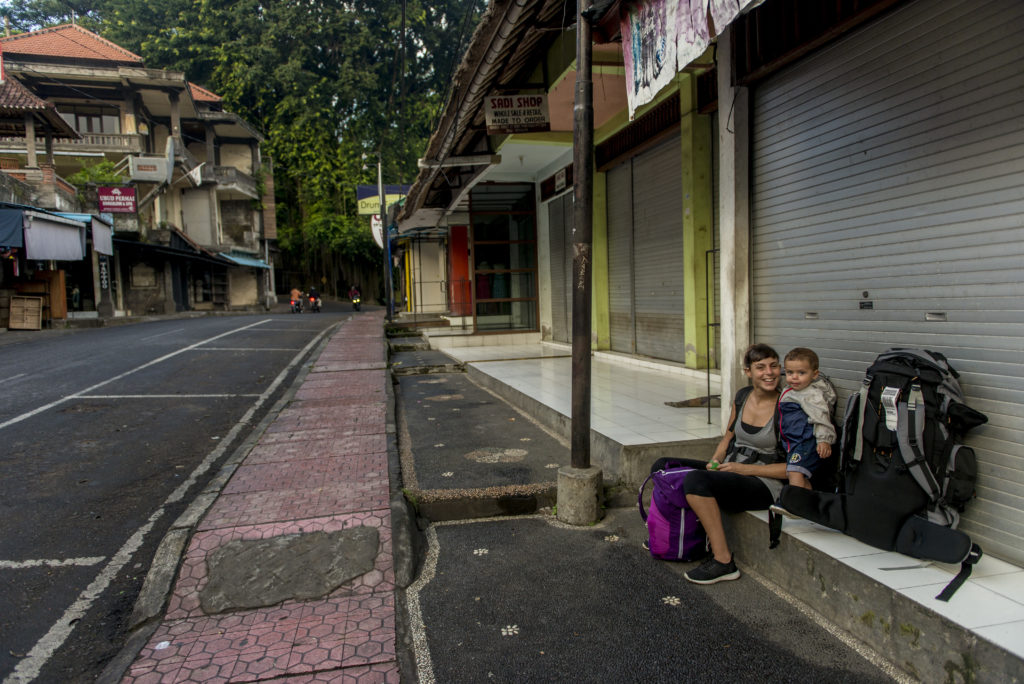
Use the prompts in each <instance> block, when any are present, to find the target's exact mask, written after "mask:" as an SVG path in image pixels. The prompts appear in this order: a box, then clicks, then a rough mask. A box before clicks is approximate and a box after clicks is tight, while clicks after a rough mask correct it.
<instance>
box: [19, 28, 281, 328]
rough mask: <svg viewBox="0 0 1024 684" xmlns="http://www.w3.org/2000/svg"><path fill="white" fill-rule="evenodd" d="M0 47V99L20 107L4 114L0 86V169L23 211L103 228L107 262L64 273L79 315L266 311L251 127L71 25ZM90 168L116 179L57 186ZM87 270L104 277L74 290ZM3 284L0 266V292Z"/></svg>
mask: <svg viewBox="0 0 1024 684" xmlns="http://www.w3.org/2000/svg"><path fill="white" fill-rule="evenodd" d="M0 49H2V59H3V68H4V71H5V74H4V75H5V77H6V80H5V83H8V84H9V86H8V87H12V88H20V90H21V91H24V93H20V92H19V93H13V92H12V93H11V94H9V95H7V99H8V100H12V101H13V100H14V99H15V95H18V96H20V97H21V100H22V101H23V102H22V104H24V105H26V106H29V105H30V106H32V107H34V109H32V110H31V111H29V110H25V111H21V112H16V111H13V110H11V111H8V108H7V102H6V101H5V100H4V93H5V91H4V90H3V89H0V118H2V119H3V120H4V121H6V124H5V125H4V126H3V128H2V129H0V171H2V172H3V175H5V176H7V177H8V178H9V179H15V180H17V181H21V183H23V184H25V185H27V186H28V187H29V188H31V202H30V204H32V205H34V206H36V207H39V208H42V209H49V210H57V211H64V212H79V213H84V214H93V215H98V214H103V215H104V216H105V217H106V218H107V219H108V222H110V223H112V224H113V231H114V238H113V255H111V256H110V257H109V259H108V258H101V257H105V255H99V256H98V257H95V258H94V259H95V261H97V263H94V264H93V268H92V269H88V268H83V269H80V270H81V271H82V272H81V273H73V271H74V269H73V268H68V269H66V270H68V281H69V282H68V284H67V290H68V292H69V293H70V292H71V291H72V290H73V289H74V288H77V290H78V293H79V294H78V297H77V302H78V306H79V307H83V306H91V307H92V310H94V311H97V312H98V313H99V315H105V316H118V315H140V314H147V313H171V312H174V311H186V310H202V309H211V310H212V309H218V310H227V309H261V308H264V307H267V306H269V305H270V303H271V302H272V301H273V299H272V298H273V285H272V284H273V274H272V272H271V265H270V264H271V255H272V254H273V253H274V252H275V251H276V249H275V244H276V237H277V233H276V225H275V222H274V211H273V209H274V206H273V180H272V178H271V177H270V176H269V172H268V170H269V164H268V163H266V161H265V160H264V159H263V158H262V157H261V154H260V143H261V142H262V141H263V137H262V135H261V134H260V133H259V131H257V130H256V129H255V128H254V127H253V126H251V125H250V124H249V123H248V122H246V121H245V120H244V119H242V118H241V117H239V116H238V115H236V114H232V113H231V112H226V111H224V110H223V108H222V106H221V99H220V97H218V96H217V95H215V94H214V93H212V92H210V91H208V90H206V89H204V88H201V87H200V86H198V85H195V84H192V83H189V82H188V81H187V80H186V79H185V75H184V74H183V73H181V72H176V71H166V70H162V69H149V68H146V66H145V65H144V64H143V61H142V58H141V57H139V56H138V55H135V54H133V53H131V52H129V51H128V50H125V49H124V48H122V47H120V46H118V45H116V44H114V43H112V42H110V41H108V40H105V39H103V38H101V37H100V36H98V35H96V34H94V33H91V32H89V31H86V30H85V29H82V28H81V27H79V26H75V25H62V26H55V27H52V28H47V29H42V30H39V31H33V32H31V33H24V34H19V35H14V36H9V37H6V38H0ZM25 96H28V97H25ZM33 98H34V99H33ZM18 116H20V117H21V120H22V123H21V125H20V126H18V125H17V117H18ZM102 161H110V162H113V163H114V164H115V165H116V166H115V169H116V170H117V171H118V172H119V173H120V174H121V175H122V176H123V177H124V178H125V182H124V183H114V184H109V185H103V186H99V187H89V188H88V189H87V191H86V192H85V193H84V195H83V196H79V195H78V193H77V192H76V190H75V188H74V187H73V186H71V185H70V184H69V183H67V181H66V180H65V179H66V178H68V177H69V176H71V175H72V174H75V173H76V172H78V171H80V170H81V169H82V168H84V167H86V166H92V165H94V164H96V163H99V162H102ZM22 195H24V191H23V190H22ZM4 199H7V200H9V201H14V200H15V199H16V198H15V197H13V196H9V197H8V196H5V197H4ZM20 201H24V199H22V200H20ZM22 258H25V255H22ZM25 266H26V267H27V269H28V271H30V272H31V271H33V270H34V269H36V268H40V266H42V267H44V268H45V270H50V269H52V268H53V267H54V266H57V264H49V265H46V264H43V265H40V264H33V263H31V259H29V263H26V264H25ZM44 268H40V270H44ZM19 271H20V275H19V277H20V278H22V279H24V278H25V277H26V274H25V273H24V271H25V269H19ZM89 271H92V272H93V273H94V274H99V273H100V272H101V271H103V272H105V273H106V274H107V277H106V278H105V279H103V283H102V284H101V283H100V282H99V281H100V280H101V279H100V278H99V277H97V278H95V279H93V282H85V281H88V280H89V278H88V272H89ZM12 277H13V276H12V275H11V274H9V273H8V272H7V266H5V270H4V272H3V280H0V288H7V287H9V283H8V281H9V280H10V279H11V278H12ZM72 281H74V282H72ZM103 285H106V287H107V289H108V290H107V293H106V295H105V296H104V292H103V291H102V290H103V287H102V286H103ZM82 293H85V294H86V295H87V296H83V294H82ZM69 296H70V295H69ZM83 302H84V304H83ZM69 308H70V307H69Z"/></svg>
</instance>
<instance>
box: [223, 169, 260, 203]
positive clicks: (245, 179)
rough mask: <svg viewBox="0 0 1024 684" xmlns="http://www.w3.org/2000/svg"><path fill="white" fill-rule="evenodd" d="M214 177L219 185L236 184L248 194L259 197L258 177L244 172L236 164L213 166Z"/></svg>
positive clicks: (235, 185)
mask: <svg viewBox="0 0 1024 684" xmlns="http://www.w3.org/2000/svg"><path fill="white" fill-rule="evenodd" d="M213 178H214V180H216V181H217V184H218V185H222V186H234V187H236V188H238V189H239V190H240V191H241V192H244V193H245V194H247V195H251V196H252V197H258V190H257V188H256V179H255V178H253V177H252V176H250V175H249V174H247V173H242V172H241V171H239V170H238V169H236V168H235V167H234V166H215V167H213Z"/></svg>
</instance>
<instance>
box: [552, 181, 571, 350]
mask: <svg viewBox="0 0 1024 684" xmlns="http://www.w3.org/2000/svg"><path fill="white" fill-rule="evenodd" d="M572 205H573V196H572V193H571V192H567V193H565V194H564V195H562V196H561V197H556V198H555V199H553V200H551V201H550V202H548V236H549V244H550V247H551V338H552V339H553V340H555V341H556V342H569V341H570V337H571V336H572V288H571V287H570V285H569V281H570V279H571V274H572V223H573V209H572Z"/></svg>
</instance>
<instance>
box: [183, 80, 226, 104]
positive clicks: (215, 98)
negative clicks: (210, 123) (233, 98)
mask: <svg viewBox="0 0 1024 684" xmlns="http://www.w3.org/2000/svg"><path fill="white" fill-rule="evenodd" d="M188 89H189V91H190V92H191V93H192V99H193V100H195V101H196V102H220V101H221V97H220V95H217V94H216V93H211V92H210V91H209V90H207V89H206V88H203V87H202V86H197V85H196V84H195V83H191V82H190V83H189V84H188Z"/></svg>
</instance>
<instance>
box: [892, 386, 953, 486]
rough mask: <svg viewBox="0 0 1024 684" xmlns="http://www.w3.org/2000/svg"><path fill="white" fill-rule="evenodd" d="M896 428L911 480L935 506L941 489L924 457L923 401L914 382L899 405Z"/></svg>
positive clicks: (918, 387) (901, 452) (901, 453)
mask: <svg viewBox="0 0 1024 684" xmlns="http://www.w3.org/2000/svg"><path fill="white" fill-rule="evenodd" d="M898 410H899V427H898V429H897V432H896V436H897V441H898V443H899V446H900V455H901V456H902V457H903V462H904V463H905V464H906V466H907V469H908V470H909V471H910V474H911V475H912V476H913V478H914V480H916V481H917V484H918V485H919V486H920V487H921V489H922V490H924V492H925V493H926V494H927V495H928V498H929V500H930V501H931V502H932V503H933V504H934V503H935V502H936V501H938V500H939V497H940V496H941V495H942V488H941V487H940V486H939V483H938V482H937V481H936V480H935V475H934V474H933V473H932V471H931V469H930V468H929V466H928V461H927V459H926V458H925V455H924V421H925V409H924V397H923V395H922V394H921V385H920V384H919V383H918V382H917V381H916V380H915V381H914V382H912V383H911V385H910V392H909V393H908V396H907V400H906V403H903V402H901V403H900V404H899V405H898Z"/></svg>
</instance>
